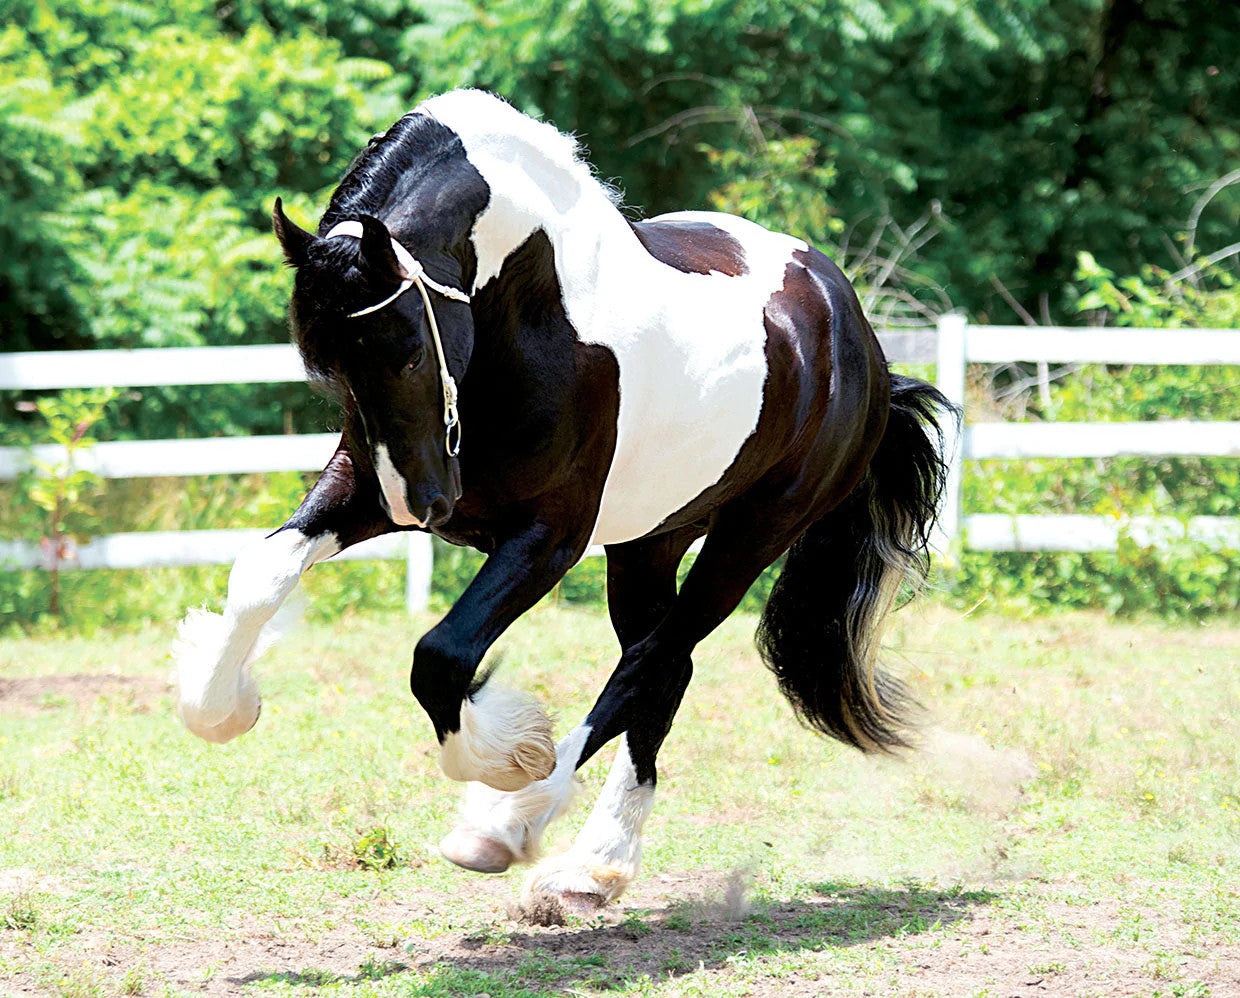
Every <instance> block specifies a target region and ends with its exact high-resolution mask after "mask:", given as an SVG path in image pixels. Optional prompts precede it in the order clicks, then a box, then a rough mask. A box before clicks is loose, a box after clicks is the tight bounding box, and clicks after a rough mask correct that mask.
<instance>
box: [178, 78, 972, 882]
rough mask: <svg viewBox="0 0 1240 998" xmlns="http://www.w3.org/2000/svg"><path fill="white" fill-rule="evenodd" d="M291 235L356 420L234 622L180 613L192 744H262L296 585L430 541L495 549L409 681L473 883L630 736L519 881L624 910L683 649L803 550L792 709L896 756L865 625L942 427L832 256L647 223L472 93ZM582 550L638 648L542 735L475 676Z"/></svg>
mask: <svg viewBox="0 0 1240 998" xmlns="http://www.w3.org/2000/svg"><path fill="white" fill-rule="evenodd" d="M274 225H275V231H276V235H277V236H278V237H279V239H280V242H281V243H282V244H283V247H284V252H285V255H286V257H287V259H288V262H289V263H290V264H291V265H292V266H293V267H295V268H296V272H297V273H296V283H295V289H294V292H293V298H292V304H291V308H290V313H291V322H292V328H293V334H294V337H295V339H296V341H297V344H298V346H299V347H300V350H301V353H302V355H303V357H304V359H305V361H306V365H307V368H308V369H309V370H310V371H312V372H313V373H314V374H315V375H317V376H319V377H321V378H323V379H325V380H327V381H328V382H329V383H331V384H334V385H335V386H337V387H338V388H339V389H340V394H341V397H342V399H343V401H344V432H343V434H342V436H341V440H340V445H339V447H338V449H337V451H336V453H335V456H334V457H333V458H332V460H331V462H330V463H329V464H328V466H327V468H326V469H325V470H324V472H323V475H322V477H321V478H320V479H319V481H318V483H317V484H316V485H315V486H314V488H313V489H312V490H311V491H310V493H309V494H308V495H307V496H306V498H305V500H304V501H303V502H302V504H301V506H300V508H299V509H298V510H297V512H296V513H294V514H293V516H292V517H291V518H290V519H289V521H288V522H287V523H285V524H284V526H283V527H281V528H280V529H279V530H277V531H276V532H275V533H273V534H272V535H271V536H269V537H268V538H267V539H265V540H264V541H262V542H261V543H259V544H258V545H256V546H254V547H253V548H252V549H250V550H247V551H245V552H244V553H243V554H242V555H241V556H240V557H239V558H238V559H237V561H236V564H235V565H234V567H233V570H232V574H231V576H230V578H229V585H228V601H227V605H226V607H225V609H224V613H223V615H222V616H219V615H213V614H208V613H205V612H202V611H195V612H192V613H191V614H190V615H189V616H188V617H187V618H186V620H185V622H183V624H182V632H181V637H180V640H179V643H178V648H177V651H176V657H177V661H178V668H179V678H180V713H181V717H182V718H183V719H184V721H185V723H186V725H188V727H189V728H190V730H191V731H193V732H194V733H196V734H198V735H200V736H202V737H203V738H206V739H209V740H211V741H219V742H222V741H226V740H228V739H230V738H233V737H234V736H236V735H239V734H241V733H242V732H244V731H247V730H248V729H249V728H250V727H251V726H253V724H254V723H255V721H256V720H257V718H258V714H259V697H258V690H257V686H256V684H255V681H254V678H253V674H252V671H251V665H252V663H253V661H254V659H255V658H256V657H257V655H258V653H259V651H260V650H261V648H262V646H263V645H264V644H265V643H266V641H265V640H264V638H265V635H264V628H265V626H267V625H268V624H269V622H270V621H271V618H272V616H273V614H274V613H275V611H276V610H277V608H278V607H279V605H280V604H281V602H282V601H283V600H284V599H285V597H286V596H287V595H288V594H289V592H290V591H291V590H292V589H293V587H294V586H295V585H296V583H297V580H298V577H299V576H300V575H301V574H302V572H304V571H305V570H306V569H307V568H309V567H310V566H311V565H312V564H314V563H315V562H317V561H321V560H323V559H324V558H329V557H331V556H332V555H334V554H336V553H337V552H338V551H340V550H342V549H343V548H346V547H348V546H349V545H351V544H356V543H358V542H359V541H362V540H365V539H366V538H369V537H374V536H376V535H377V534H382V533H385V532H388V531H393V530H413V529H418V530H429V531H431V532H433V533H435V534H437V535H438V536H440V537H443V538H445V539H447V540H448V541H451V542H452V543H454V544H465V545H470V546H473V547H475V548H478V549H479V550H481V551H483V552H485V553H486V555H487V559H486V562H485V564H484V565H483V566H482V568H481V569H480V570H479V572H478V575H477V577H476V578H475V579H474V580H473V582H472V583H471V584H470V586H469V588H468V589H467V590H466V591H465V593H464V594H463V595H462V596H461V598H460V599H459V600H458V601H457V603H456V605H455V606H454V607H453V608H452V610H451V611H450V612H449V613H448V614H447V615H446V616H445V617H444V618H443V620H442V621H441V622H440V623H439V624H438V625H436V626H435V627H434V628H433V629H432V630H430V631H429V632H428V633H427V634H426V635H425V636H424V637H423V638H422V639H421V640H420V641H419V642H418V644H417V647H416V649H415V650H414V654H413V668H412V672H411V675H410V686H411V688H412V690H413V694H414V696H415V697H416V698H417V700H418V702H419V703H421V705H422V706H423V707H424V708H425V710H426V712H427V713H428V714H429V715H430V719H431V723H432V725H433V726H434V730H435V734H436V736H437V737H438V739H439V743H440V761H441V764H442V767H443V770H444V772H445V773H446V774H447V775H448V776H450V777H451V778H453V779H455V780H462V781H468V783H469V786H468V789H467V792H466V802H465V810H464V817H463V820H462V822H461V824H460V825H459V826H458V827H457V828H456V829H455V830H454V831H452V832H451V834H449V835H448V837H447V838H446V839H445V840H444V842H443V844H442V850H443V853H444V855H445V856H447V858H448V859H450V860H452V861H453V862H455V863H457V864H459V865H460V866H463V867H466V868H469V869H474V870H482V871H500V870H504V869H507V868H508V867H509V866H510V865H511V864H513V863H517V862H522V861H529V860H532V859H533V858H534V857H535V855H536V852H537V847H538V842H539V839H540V837H541V835H542V833H543V831H544V829H545V828H546V826H547V824H548V822H550V821H551V820H552V819H553V818H554V817H555V816H556V815H557V814H559V813H560V812H561V811H562V810H564V808H565V806H566V805H567V803H568V801H569V798H570V796H571V794H572V789H573V784H574V780H573V774H574V771H575V770H576V769H577V768H578V767H579V766H580V765H581V764H582V763H583V762H584V761H585V760H587V759H589V758H590V757H591V756H592V755H593V754H594V753H595V752H597V751H598V750H599V749H600V748H602V747H603V746H604V745H606V744H607V743H608V742H610V741H612V740H613V739H619V746H618V749H617V752H616V757H615V761H614V763H613V764H612V768H611V773H610V776H609V777H608V779H607V782H606V786H605V787H604V789H603V791H602V794H601V796H600V798H599V800H598V802H597V803H596V805H595V807H594V809H593V811H592V812H591V814H590V816H589V819H588V820H587V822H586V824H585V826H584V828H583V829H582V831H581V833H580V834H579V835H578V837H577V838H576V840H575V843H574V845H573V846H572V848H571V849H570V850H569V851H568V852H567V853H566V854H564V855H561V856H556V857H552V858H550V859H548V860H545V861H544V862H542V863H541V864H540V865H539V866H537V867H536V868H535V870H534V873H533V877H532V878H531V881H530V886H531V888H532V889H536V890H544V891H549V892H551V893H554V894H558V895H560V896H561V897H563V898H565V899H568V900H570V901H573V902H575V903H577V904H578V905H582V904H585V905H589V904H594V905H598V904H603V903H606V902H607V901H610V900H612V899H613V898H615V897H617V896H618V895H619V894H620V892H621V891H622V890H623V889H624V888H625V886H626V885H627V884H628V883H629V882H630V881H631V880H632V879H633V877H634V875H635V873H636V870H637V866H638V858H639V852H640V834H641V828H642V824H643V822H644V821H645V820H646V817H647V815H648V814H649V812H650V808H651V804H652V802H653V799H654V789H655V757H656V755H657V754H658V751H659V746H660V744H661V743H662V742H663V739H664V737H665V736H666V735H667V732H668V730H669V728H670V726H671V724H672V718H673V716H674V715H675V713H676V709H677V707H678V705H679V704H680V700H681V697H682V696H683V694H684V692H685V687H686V685H687V684H688V682H689V676H690V673H691V671H692V665H691V663H690V654H691V653H692V651H693V649H694V646H695V645H697V643H698V642H699V641H701V640H702V639H703V638H704V637H706V635H708V634H709V633H710V632H711V631H712V630H714V629H715V627H717V626H718V625H719V623H720V622H721V621H723V620H724V618H726V617H727V616H728V614H730V613H731V612H732V610H733V609H734V608H735V607H736V605H737V603H738V602H739V601H740V599H741V597H742V596H743V595H744V594H745V592H746V590H747V589H748V588H749V587H750V585H751V583H753V581H754V580H755V579H756V578H757V577H758V575H759V574H760V573H761V572H762V571H763V570H764V569H765V568H766V567H767V566H769V565H770V564H772V563H773V562H774V561H775V560H776V559H777V558H779V556H780V555H782V554H784V553H785V552H787V559H786V561H785V563H784V566H783V569H782V575H781V577H780V579H779V581H778V583H777V585H776V587H775V590H774V592H773V594H772V596H771V598H770V601H769V603H768V604H767V606H766V609H765V612H764V614H763V616H762V621H761V625H760V628H759V634H758V639H759V645H760V648H761V651H762V654H763V657H764V658H765V660H766V662H767V664H768V666H769V667H770V668H771V670H772V671H773V672H774V673H775V675H776V677H777V679H778V682H779V685H780V687H781V689H782V690H783V692H784V693H785V694H786V696H787V697H788V699H789V700H790V701H791V703H792V705H793V707H794V708H795V710H796V712H797V713H798V715H799V716H800V717H801V719H802V720H803V721H805V722H806V723H808V724H809V725H811V726H812V727H814V728H817V729H818V730H820V731H822V732H824V733H826V734H829V735H831V736H833V737H835V738H838V739H840V740H842V741H844V742H846V743H848V744H850V745H854V746H857V747H858V748H861V749H866V750H868V749H883V748H888V747H892V746H896V745H899V744H902V742H901V735H900V731H901V719H900V716H899V715H900V708H901V705H902V695H901V691H900V688H899V685H898V684H897V683H895V682H894V681H892V680H889V679H887V678H885V677H883V676H882V674H881V673H880V672H879V671H878V670H877V669H876V667H875V651H876V644H877V641H876V637H875V635H876V632H877V628H878V625H879V623H880V620H881V618H882V616H883V615H884V614H885V613H886V611H887V610H888V608H889V607H890V605H891V601H892V598H893V596H894V594H895V592H896V590H897V589H898V588H899V584H900V581H901V580H902V579H903V578H904V577H905V575H906V574H907V572H908V571H909V569H910V568H915V567H919V566H921V564H922V563H923V561H924V558H925V553H926V546H927V534H928V532H929V530H930V527H931V524H932V522H933V519H934V515H935V506H936V502H937V499H938V496H939V493H940V491H941V488H942V484H943V475H944V469H943V465H942V463H941V460H940V457H939V450H938V449H937V448H936V443H941V431H940V429H939V426H938V423H937V422H936V419H937V418H938V417H939V416H940V415H942V414H943V413H944V412H945V411H947V409H948V408H949V407H948V406H947V403H946V402H945V400H944V399H943V398H942V396H940V395H939V394H938V393H937V392H936V391H935V390H934V389H933V388H931V387H930V386H928V385H925V384H922V383H921V382H918V381H914V380H911V379H908V378H904V377H900V376H898V375H893V374H890V373H889V372H888V369H887V364H886V362H885V360H884V358H883V354H882V351H881V349H880V347H879V344H878V341H877V340H876V338H875V336H874V333H873V331H872V330H871V328H870V326H869V324H868V323H867V322H866V319H865V317H864V316H863V315H862V312H861V308H860V305H859V304H858V301H857V297H856V295H855V294H854V293H853V291H852V289H851V287H850V286H849V284H848V281H847V280H846V278H845V277H844V276H843V274H842V273H841V272H840V270H839V269H838V268H837V267H836V266H835V265H834V264H833V263H832V262H831V261H830V260H829V259H827V257H825V256H824V255H823V254H822V253H820V252H818V251H817V250H815V249H813V248H811V247H810V246H807V245H806V244H805V243H804V242H802V241H800V240H798V239H795V238H793V237H791V236H787V235H781V234H778V233H774V232H770V231H768V230H766V229H764V228H761V227H760V226H758V225H755V224H753V223H751V222H748V221H745V220H743V219H740V218H736V217H734V216H731V215H723V214H714V213H705V212H684V213H677V214H673V215H664V216H661V217H659V218H655V219H652V220H650V221H646V222H636V223H631V222H629V221H628V220H627V219H626V218H625V217H624V215H622V214H621V213H620V211H619V210H618V209H617V207H616V203H615V197H614V195H613V193H612V192H610V191H609V190H608V189H607V188H605V187H604V186H603V185H602V184H600V183H599V182H598V181H597V180H596V179H595V178H594V177H593V175H592V174H591V172H590V170H589V168H588V167H587V166H586V165H585V164H584V163H583V162H582V160H581V159H580V158H579V155H578V150H577V147H576V144H575V143H574V141H573V140H572V139H571V138H569V137H567V136H565V135H563V134H561V133H559V132H558V131H556V130H555V129H554V128H553V127H551V126H550V125H547V124H542V123H539V122H537V121H535V120H533V119H532V118H529V117H526V116H525V115H523V114H521V113H519V112H518V111H516V110H514V109H513V108H511V107H510V106H509V105H507V104H505V103H504V102H503V101H501V100H499V99H497V98H495V97H492V96H490V95H488V94H484V93H481V92H478V91H457V92H453V93H448V94H444V95H442V96H439V97H435V98H433V99H431V100H428V101H426V102H425V103H424V104H422V105H421V106H420V107H418V108H417V109H416V110H415V111H413V112H411V113H410V114H408V115H406V116H405V117H403V118H401V119H400V121H398V122H397V123H396V124H395V125H393V126H392V128H391V129H390V130H389V131H388V132H387V133H386V134H384V135H382V136H379V137H376V138H375V139H374V140H372V141H371V143H370V144H369V146H368V147H367V148H366V150H365V151H364V152H363V153H362V154H361V155H360V156H359V157H358V158H357V160H356V161H355V162H354V163H353V165H352V166H351V167H350V169H349V171H348V174H347V175H346V176H345V178H344V180H343V182H342V183H341V184H340V186H339V187H338V188H337V190H336V192H335V193H334V194H333V196H332V198H331V203H330V204H329V205H328V208H327V212H326V214H325V215H324V216H323V219H322V221H321V222H320V223H319V229H318V232H317V234H316V233H311V232H307V231H305V230H303V229H300V228H298V227H297V226H296V225H295V224H293V223H292V222H291V221H290V220H289V219H288V218H287V217H286V216H285V214H284V212H283V210H282V208H281V206H280V202H279V201H277V202H276V207H275V213H274ZM415 290H416V293H414V291H415ZM457 386H459V401H458V398H457V394H458V392H457ZM458 410H459V412H458ZM936 438H938V440H936ZM702 536H705V541H704V544H703V547H702V549H701V552H700V554H699V555H698V557H697V559H696V561H695V562H694V563H693V566H692V567H691V569H690V570H689V572H688V575H687V576H686V577H685V579H684V582H683V584H682V585H681V586H680V587H679V590H678V589H677V585H676V577H677V566H678V565H679V563H680V561H681V558H682V557H683V556H684V554H685V552H686V550H687V549H688V547H689V545H690V544H691V543H692V542H693V541H694V540H696V539H697V538H699V537H702ZM591 544H603V545H606V551H607V600H608V608H609V611H610V614H611V619H612V622H613V624H614V626H615V630H616V634H617V636H618V638H619V641H620V647H621V650H622V654H621V656H620V661H619V664H618V665H617V667H616V669H615V671H614V673H613V674H612V676H611V678H610V679H609V680H608V682H607V684H606V686H605V688H604V689H603V691H602V693H601V695H600V696H599V698H598V700H597V702H596V703H595V705H594V707H593V709H592V710H591V711H590V712H589V714H588V715H587V716H586V717H585V718H584V719H583V720H582V722H581V723H580V724H579V725H578V726H577V727H576V728H574V729H573V730H572V731H571V732H570V733H569V734H568V735H567V736H565V737H564V738H563V739H562V740H561V741H560V742H559V743H558V744H556V743H555V742H553V740H552V731H551V724H550V722H549V720H548V717H547V715H546V713H545V712H544V711H543V710H542V709H541V708H540V707H539V706H538V705H537V704H536V703H535V702H534V701H533V700H532V699H531V698H530V697H528V696H526V695H523V694H520V693H516V692H514V691H511V690H508V689H504V688H503V687H501V686H499V685H498V684H497V683H495V682H488V681H487V676H486V673H485V672H480V671H479V666H480V664H481V662H482V660H483V656H484V655H485V654H486V652H487V649H488V648H490V646H491V644H492V643H493V642H494V641H495V640H496V639H497V638H498V637H499V636H500V635H501V634H502V633H503V632H504V630H505V628H507V627H508V626H509V625H510V624H511V623H512V622H513V621H514V620H516V618H517V617H519V616H520V615H521V614H523V613H524V612H525V611H526V610H528V609H529V608H530V607H531V606H533V605H534V604H535V603H536V602H537V601H538V600H539V599H541V598H542V597H543V596H544V595H545V594H546V593H547V592H549V591H550V590H551V588H552V587H553V586H554V585H555V584H556V583H557V582H558V581H559V580H560V579H561V578H562V577H563V575H564V573H565V572H566V571H568V569H570V568H571V567H572V566H573V565H575V564H576V563H577V562H578V561H579V560H580V559H581V558H582V556H583V555H584V554H585V552H586V549H587V548H588V547H589V546H590V545H591Z"/></svg>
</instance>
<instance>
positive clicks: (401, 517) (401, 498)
mask: <svg viewBox="0 0 1240 998" xmlns="http://www.w3.org/2000/svg"><path fill="white" fill-rule="evenodd" d="M375 474H376V475H377V476H378V478H379V494H380V495H381V496H382V497H383V505H384V506H386V507H387V515H388V519H389V520H391V521H392V522H393V523H395V524H396V525H397V526H399V527H425V526H426V524H425V523H423V522H422V521H421V520H419V519H418V518H417V517H416V516H414V515H413V514H412V513H411V512H409V491H408V487H407V485H406V482H405V476H404V475H402V474H401V473H400V472H399V471H397V470H396V466H395V465H394V464H392V457H391V455H390V454H388V449H387V444H379V445H378V446H377V447H375Z"/></svg>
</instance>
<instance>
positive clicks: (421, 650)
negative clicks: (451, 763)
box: [409, 627, 477, 742]
mask: <svg viewBox="0 0 1240 998" xmlns="http://www.w3.org/2000/svg"><path fill="white" fill-rule="evenodd" d="M476 667H477V663H476V662H475V661H473V660H472V658H471V656H469V655H467V654H466V653H465V652H463V651H462V650H461V645H460V643H459V642H458V641H456V640H455V639H454V638H453V637H452V635H451V634H449V633H448V632H446V631H445V630H444V629H443V628H442V627H436V628H433V629H432V630H430V631H427V632H426V634H424V635H422V638H421V639H420V640H419V641H418V643H417V646H416V647H415V648H414V650H413V667H412V668H411V669H410V672H409V689H410V691H411V692H412V693H413V696H414V699H416V700H417V701H418V703H420V704H421V705H422V709H423V710H425V711H426V713H427V716H429V717H430V719H431V724H433V725H434V727H435V737H437V738H438V739H439V740H440V741H441V742H442V741H443V740H444V738H445V737H446V736H447V734H448V733H449V732H451V731H457V730H459V729H460V727H461V703H462V701H463V700H464V698H465V694H466V693H467V692H468V690H469V684H470V682H471V681H472V680H473V676H474V671H475V669H476Z"/></svg>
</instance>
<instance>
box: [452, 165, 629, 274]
mask: <svg viewBox="0 0 1240 998" xmlns="http://www.w3.org/2000/svg"><path fill="white" fill-rule="evenodd" d="M509 152H511V150H510V151H509ZM473 159H475V157H474V156H473V155H471V160H473ZM475 165H477V166H479V167H480V169H481V172H482V173H483V176H484V178H485V179H486V181H487V184H488V185H489V186H490V188H491V200H490V202H489V203H488V205H487V208H486V210H485V211H484V212H483V213H482V214H481V215H480V216H479V218H478V221H477V224H476V225H475V227H474V232H473V237H474V248H475V251H476V253H477V258H478V271H477V277H476V279H475V287H481V286H483V285H485V284H486V283H487V282H489V281H490V280H492V279H493V278H494V277H496V276H497V275H498V274H499V272H500V271H501V269H502V268H503V265H504V261H505V260H507V259H508V258H509V256H511V254H512V253H513V252H515V251H516V250H517V249H518V248H520V247H521V246H522V245H523V244H524V243H525V242H526V240H528V239H529V237H530V236H532V235H533V234H534V233H535V232H537V231H539V230H542V231H543V232H545V233H546V235H547V238H548V239H549V240H550V243H551V246H552V249H553V252H554V254H555V269H556V274H557V277H558V278H559V280H560V283H561V285H564V286H565V291H566V292H567V291H568V290H569V288H568V286H572V287H573V288H581V289H584V288H588V287H591V286H595V285H597V284H598V282H600V281H602V280H607V279H609V278H608V275H609V273H614V271H615V265H616V262H617V260H618V259H620V258H624V259H628V258H629V256H630V254H631V255H632V256H633V257H635V258H638V257H640V256H641V244H640V243H639V242H638V241H637V238H636V237H635V236H634V235H633V232H632V229H631V228H630V227H629V224H628V223H627V222H626V221H625V220H624V216H622V215H621V214H620V212H619V211H618V210H617V209H616V207H615V205H614V204H612V202H611V199H610V198H609V197H608V196H607V193H606V191H604V190H603V188H602V186H601V185H600V184H598V183H597V182H596V181H595V180H594V179H593V178H592V177H590V176H589V175H588V174H586V172H585V171H584V170H582V169H573V168H571V167H569V166H566V165H565V164H562V163H557V162H554V161H552V160H550V159H549V158H548V157H546V156H545V155H544V154H542V153H541V152H540V151H538V150H536V149H532V148H529V147H523V146H518V147H517V148H516V156H514V157H511V158H509V156H505V157H504V158H503V159H502V160H501V159H499V158H498V157H494V156H487V155H479V156H478V157H477V159H476V161H475Z"/></svg>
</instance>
